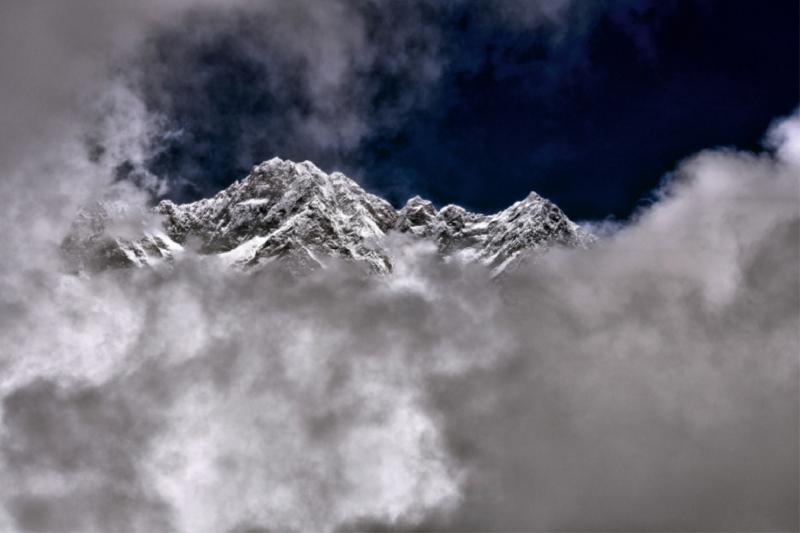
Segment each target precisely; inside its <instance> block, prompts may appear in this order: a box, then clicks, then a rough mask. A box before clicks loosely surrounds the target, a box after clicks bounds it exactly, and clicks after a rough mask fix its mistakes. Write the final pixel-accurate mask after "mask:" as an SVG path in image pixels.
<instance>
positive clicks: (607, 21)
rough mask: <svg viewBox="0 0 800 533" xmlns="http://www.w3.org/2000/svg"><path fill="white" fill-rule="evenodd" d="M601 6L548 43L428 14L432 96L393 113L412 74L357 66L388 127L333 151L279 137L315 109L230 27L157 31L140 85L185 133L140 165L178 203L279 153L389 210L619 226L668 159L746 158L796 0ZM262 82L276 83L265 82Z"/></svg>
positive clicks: (475, 16) (288, 73)
mask: <svg viewBox="0 0 800 533" xmlns="http://www.w3.org/2000/svg"><path fill="white" fill-rule="evenodd" d="M609 5H610V6H611V7H607V8H606V9H605V10H604V11H599V12H597V13H595V15H594V16H593V17H592V18H591V20H590V23H589V24H588V26H587V27H585V28H584V29H583V30H582V31H580V32H573V33H570V34H568V35H567V36H566V37H564V38H562V39H560V40H557V39H554V38H553V31H554V30H553V29H547V28H540V29H537V30H525V31H522V30H513V29H510V28H509V27H508V26H502V25H498V24H491V23H488V22H487V20H488V19H487V18H486V16H485V13H484V12H483V11H482V9H485V6H486V4H485V3H483V2H479V1H475V2H471V3H468V4H464V5H463V6H462V7H461V8H460V9H458V10H449V11H446V12H442V13H439V14H438V15H436V16H431V17H429V19H428V21H429V22H430V23H435V24H438V25H440V26H441V30H442V31H443V32H444V36H445V39H444V44H443V46H444V48H443V50H442V52H443V53H444V54H445V55H446V58H447V61H446V63H445V65H446V68H445V72H444V74H443V76H442V77H441V79H440V81H439V83H438V84H437V85H436V86H435V87H434V88H433V93H432V96H431V97H430V98H428V99H426V100H424V101H425V102H426V103H425V105H420V106H418V107H416V108H412V109H410V110H402V113H399V111H398V110H400V107H398V106H399V105H400V104H398V103H397V102H398V101H400V100H402V99H401V98H399V95H401V94H402V92H403V91H405V90H414V89H413V87H411V88H409V87H407V85H408V84H411V85H413V83H412V82H413V80H410V79H407V78H404V77H403V76H402V75H401V76H397V75H393V76H391V75H388V74H386V72H385V71H383V70H382V69H381V68H380V63H379V64H378V66H377V67H376V68H375V69H373V70H372V71H370V72H367V73H364V76H366V77H367V78H368V80H369V81H370V85H369V86H370V87H374V90H373V92H372V93H370V95H369V96H370V98H371V102H370V107H369V108H367V112H370V113H375V115H376V116H382V115H381V114H385V115H392V113H393V112H398V113H399V114H397V113H396V114H395V115H394V116H395V118H396V117H400V120H391V121H385V122H381V121H373V123H374V124H375V128H374V131H372V133H371V134H370V135H368V136H367V137H365V138H364V140H363V142H361V143H360V144H359V145H358V146H357V147H355V148H349V149H347V150H344V151H342V150H336V149H331V148H330V147H325V146H319V145H316V144H314V142H312V141H311V140H308V139H303V138H297V137H296V136H293V135H292V133H291V132H292V125H291V121H290V118H289V117H290V116H295V117H296V116H298V114H299V116H302V114H303V112H304V110H307V109H309V108H310V107H313V106H311V105H310V103H309V102H308V98H309V96H308V92H307V91H305V90H304V89H303V87H302V80H301V77H300V76H299V74H298V73H297V72H296V70H295V67H293V66H292V65H291V64H278V63H276V64H275V65H272V66H269V65H268V66H264V65H263V64H258V63H255V62H253V61H252V60H249V59H248V58H247V55H246V54H244V53H243V52H242V47H241V46H240V43H239V42H238V41H237V39H241V35H236V36H231V35H224V34H221V35H219V36H217V37H216V38H208V37H207V36H206V35H204V36H203V37H202V38H198V39H192V38H191V36H189V37H187V34H180V35H178V34H173V35H164V36H162V37H161V38H160V39H161V40H160V41H157V42H156V45H155V47H154V50H155V51H156V52H154V53H155V54H156V55H155V56H153V58H151V65H152V67H151V68H152V69H157V68H163V69H172V70H171V71H170V75H169V76H162V77H161V78H159V77H157V76H156V77H155V78H153V77H152V76H151V78H153V79H157V80H158V82H157V83H158V84H159V86H158V90H155V89H154V90H152V91H151V92H150V93H149V94H150V97H149V101H148V102H149V104H148V105H150V106H151V107H152V108H154V109H158V110H160V111H162V112H165V113H166V115H167V117H168V118H169V119H170V120H171V121H173V122H174V123H175V124H179V125H180V128H181V129H182V131H183V134H182V135H181V136H179V137H175V138H172V139H170V140H168V141H166V143H167V145H166V146H165V148H164V151H163V152H161V153H160V154H159V155H158V156H157V157H155V158H154V159H153V160H152V161H151V163H150V166H151V170H153V171H154V172H156V173H158V174H160V175H167V176H175V177H177V176H180V180H176V181H175V183H176V186H175V187H173V189H172V192H171V193H170V194H171V195H172V197H173V199H175V200H178V201H187V200H194V199H197V198H199V197H202V196H208V195H209V194H213V192H216V190H219V189H221V188H223V187H225V186H227V185H229V184H230V183H232V182H233V181H234V180H236V179H241V178H242V177H243V176H244V175H246V173H247V172H248V170H249V167H250V165H252V164H256V163H258V162H260V161H262V160H265V159H268V158H271V157H273V156H279V157H282V158H289V159H295V160H305V159H309V160H311V161H314V162H315V163H317V164H318V165H319V166H321V167H322V168H323V169H324V170H326V171H332V170H342V171H344V172H345V173H349V174H356V175H358V176H359V179H360V180H361V181H362V183H363V184H364V185H365V186H367V187H368V188H369V189H370V190H372V191H373V192H376V193H378V194H380V195H381V196H383V197H385V198H387V199H388V200H390V201H391V202H392V203H394V204H395V205H396V206H400V205H402V204H403V203H404V202H405V200H407V199H408V198H409V197H410V196H411V195H413V194H419V195H421V196H423V197H426V198H428V199H430V200H432V201H433V202H434V203H435V204H437V205H439V206H442V205H445V204H448V203H457V204H460V205H462V206H464V207H466V208H470V209H474V210H477V211H480V212H485V213H491V212H495V211H497V210H500V209H503V208H505V207H507V206H508V205H510V204H511V203H512V202H514V201H517V200H520V199H522V198H524V197H525V196H526V195H527V194H528V193H529V192H530V191H532V190H533V191H536V192H538V193H539V194H541V195H542V196H545V197H546V198H549V199H551V200H552V201H554V202H555V203H556V204H557V205H559V206H560V207H561V208H562V209H563V210H564V211H565V212H566V213H567V215H568V216H570V217H571V218H573V219H602V218H606V217H608V216H614V217H617V218H626V217H627V216H629V215H630V213H631V212H632V211H633V210H634V209H635V208H636V206H637V204H638V203H639V202H640V201H641V199H642V198H643V197H644V196H646V194H647V193H648V191H650V190H652V189H653V188H654V187H656V186H657V185H658V183H659V180H660V178H661V177H662V176H663V174H664V173H665V172H667V171H669V170H671V169H673V168H674V167H675V165H676V163H677V162H678V161H679V160H680V159H681V158H683V157H685V156H687V155H690V154H692V153H694V152H696V151H698V150H701V149H704V148H711V147H715V146H735V147H738V148H742V149H749V150H755V151H758V150H760V145H759V140H760V139H761V137H762V135H763V133H764V131H765V129H766V128H767V126H768V125H769V123H770V121H771V120H772V119H773V118H775V117H776V116H779V115H785V114H788V113H789V112H791V111H792V110H793V109H794V107H795V106H796V105H797V104H798V101H800V55H799V54H798V43H799V42H800V22H799V21H800V5H798V2H797V1H796V0H771V1H770V2H753V1H748V0H706V1H701V0H671V1H659V2H653V1H639V2H637V1H627V2H624V3H616V4H615V3H613V2H611V3H609ZM431 21H432V22H431ZM388 29H391V28H388ZM384 30H387V28H384ZM379 33H380V32H377V33H376V35H379ZM159 43H160V44H159ZM154 58H155V59H154ZM175 69H177V70H178V72H177V73H176V72H175ZM198 70H199V71H203V72H205V74H204V75H203V76H202V77H200V78H198V76H196V75H194V74H193V72H196V71H198ZM276 77H278V78H280V81H281V83H280V84H279V86H280V87H281V90H280V91H274V90H271V89H270V87H276V86H278V85H276V83H274V79H275V78H276ZM362 81H363V80H362ZM287 87H288V88H289V90H287ZM165 95H166V96H165ZM420 101H422V100H420ZM290 112H291V113H290ZM256 132H257V133H256Z"/></svg>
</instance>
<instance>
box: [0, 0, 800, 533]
mask: <svg viewBox="0 0 800 533" xmlns="http://www.w3.org/2000/svg"><path fill="white" fill-rule="evenodd" d="M467 4H469V5H470V6H472V5H473V4H472V3H460V2H456V3H454V4H453V7H448V8H447V9H445V8H444V7H442V6H441V5H440V4H438V3H436V2H416V3H399V2H391V1H385V2H384V1H374V2H349V1H336V2H326V3H320V2H310V1H303V2H292V3H289V2H273V3H269V4H259V3H248V2H241V4H237V6H239V7H236V8H235V9H233V8H230V7H228V6H227V5H223V4H222V3H217V2H211V1H199V0H198V1H192V2H190V1H188V0H187V1H186V2H180V3H175V2H173V3H170V4H165V5H164V6H166V7H164V6H162V4H161V3H140V4H136V5H134V4H130V3H126V2H120V3H119V5H117V4H113V6H112V7H108V8H107V10H105V11H104V10H103V9H101V8H100V7H99V4H95V3H94V2H89V1H88V0H87V1H85V2H81V3H78V4H76V5H79V6H80V8H81V9H86V10H88V11H90V12H92V13H94V15H93V16H95V17H98V18H100V19H101V20H102V21H105V23H103V24H94V23H92V24H89V23H88V22H87V20H88V19H87V18H81V17H78V18H76V19H67V20H65V21H64V23H63V25H62V26H59V27H61V28H62V29H63V32H64V33H63V34H58V33H53V32H50V33H44V34H42V35H39V36H38V37H25V36H22V35H21V34H19V32H17V33H15V32H13V31H11V26H10V25H11V24H12V23H11V22H9V19H8V18H7V17H0V20H2V22H0V24H2V27H3V31H2V32H0V35H2V36H3V37H2V38H8V39H11V40H12V41H13V40H14V39H21V41H14V42H23V43H33V44H38V45H41V46H42V47H44V48H45V49H47V50H49V51H50V53H51V54H55V55H51V56H49V59H48V61H52V62H53V64H54V65H55V67H54V70H52V71H51V72H50V74H49V75H45V74H42V72H41V69H42V68H46V67H47V64H46V63H47V62H46V61H45V60H44V59H35V60H34V59H31V60H30V61H23V60H24V59H25V58H27V55H26V54H29V53H30V54H32V53H33V52H32V51H31V50H24V51H21V52H20V54H21V55H18V56H14V55H13V54H11V53H9V52H8V49H7V48H6V47H0V50H3V51H2V52H0V61H2V64H3V65H8V66H9V68H12V71H14V72H17V73H18V74H19V76H18V77H17V78H16V79H15V80H12V81H8V80H4V81H3V85H2V88H1V89H0V97H1V98H2V101H3V102H9V103H20V105H19V106H15V105H12V106H0V113H2V115H0V116H2V119H3V123H4V124H17V125H19V124H22V125H23V126H21V127H20V128H21V129H20V133H19V134H14V131H13V130H12V131H7V130H5V129H4V130H3V136H2V138H0V176H1V177H2V179H1V180H0V220H2V227H3V228H4V230H3V231H2V232H0V478H2V479H3V480H4V483H3V484H2V487H0V529H2V530H4V531H115V530H126V531H138V530H143V531H153V530H158V531H167V530H176V531H223V530H224V531H228V530H290V529H300V530H319V531H333V530H342V529H347V530H353V529H356V530H358V529H387V530H392V529H395V530H404V531H405V530H412V529H424V530H443V531H448V530H450V531H464V530H497V531H500V530H502V531H508V530H539V531H553V530H561V531H564V530H607V531H610V530H614V531H631V530H637V531H647V530H649V531H653V530H658V531H663V530H678V531H697V530H702V531H713V530H717V531H725V530H760V531H775V530H796V529H797V528H798V527H800V524H798V516H797V501H798V498H800V493H799V492H798V487H799V486H800V478H799V477H798V476H799V475H800V474H798V472H800V464H799V460H798V457H800V447H799V446H800V444H798V438H797V437H798V433H799V432H800V422H799V420H800V412H799V409H800V408H799V407H798V406H800V402H798V398H799V397H800V387H799V386H798V382H799V380H800V362H799V361H798V358H797V354H798V351H800V207H799V206H800V182H799V181H798V176H800V155H799V154H800V150H798V146H800V115H798V112H797V111H795V112H794V113H793V114H792V115H790V116H785V117H779V118H777V119H775V121H774V122H773V124H772V126H771V127H770V129H769V130H768V132H767V134H766V138H765V141H764V147H765V148H764V149H763V150H762V151H760V152H758V153H756V152H753V151H746V150H738V149H735V148H712V149H708V150H703V151H700V152H698V153H695V154H694V155H691V156H689V157H686V158H684V159H683V160H682V161H681V162H680V163H679V164H678V165H677V166H676V168H675V169H674V171H673V172H672V173H670V174H668V175H667V176H665V177H664V178H663V180H662V182H661V186H660V187H659V188H658V189H657V191H656V192H655V193H654V194H653V195H652V202H651V203H650V204H648V205H643V206H641V207H640V208H639V209H638V210H637V211H636V212H635V213H634V214H633V215H632V216H631V217H630V219H628V220H627V221H623V222H619V221H617V222H611V223H609V222H606V223H603V222H594V223H593V224H594V226H590V229H592V228H593V229H594V230H595V233H596V234H598V235H601V236H602V239H601V241H600V242H599V243H597V244H596V245H594V246H592V247H590V248H589V249H585V250H552V251H550V252H549V253H548V254H546V255H544V256H542V257H541V258H539V259H538V260H537V261H536V262H535V263H534V264H529V265H527V266H522V267H520V268H519V269H517V270H515V271H514V272H512V273H509V274H508V275H507V276H505V277H504V278H502V279H501V280H499V281H496V280H493V279H492V278H491V276H490V273H489V272H488V271H487V270H486V269H484V268H482V267H481V266H480V265H475V264H462V263H459V262H455V261H443V260H442V258H441V256H440V255H439V254H438V253H437V250H436V247H435V246H434V245H432V244H431V243H427V242H425V241H424V240H412V239H409V238H408V237H407V236H405V235H399V234H391V235H390V236H389V240H388V241H387V244H386V246H387V247H388V248H389V250H390V252H391V253H392V254H393V259H394V261H395V268H394V270H393V273H392V274H391V275H388V276H383V277H379V276H370V277H365V276H364V275H363V271H362V270H360V269H356V268H351V265H348V264H347V263H346V262H340V263H331V265H330V266H329V268H327V269H321V270H317V271H314V272H311V273H309V274H308V275H305V276H291V275H288V274H287V273H286V272H285V271H282V270H281V269H279V268H272V267H270V266H269V265H268V266H267V267H266V268H264V269H261V270H259V271H257V272H242V271H240V270H237V269H231V268H227V267H225V266H224V265H222V264H221V263H220V262H218V261H214V260H213V258H209V257H206V256H202V255H200V254H196V253H194V252H192V251H191V249H187V250H186V253H185V254H184V256H183V257H182V258H181V259H180V260H179V261H175V263H174V265H173V266H172V268H169V269H148V268H143V269H129V270H124V271H111V270H109V271H104V272H100V273H96V274H93V275H91V276H86V275H79V276H76V275H73V274H71V273H69V271H68V269H67V267H66V266H65V263H64V258H63V256H62V252H61V248H60V245H61V243H62V241H63V239H64V237H65V236H66V235H67V234H68V232H69V231H70V227H71V224H72V221H73V220H74V217H75V214H76V213H77V212H78V210H79V209H80V208H81V207H83V206H86V205H90V204H91V203H92V202H93V201H96V200H97V199H103V200H105V201H109V202H110V201H113V200H119V201H120V204H122V203H123V202H124V204H125V205H127V206H128V207H127V209H128V213H129V216H128V218H127V219H126V220H127V223H128V224H129V226H130V227H127V226H126V227H124V228H123V229H124V230H125V231H132V232H133V231H138V230H141V229H142V228H143V227H151V226H153V227H155V226H157V225H158V224H159V223H160V222H159V220H158V219H157V218H155V217H153V216H152V213H151V211H150V208H151V207H152V200H153V198H154V197H158V196H160V195H163V194H165V191H169V194H178V195H181V194H183V195H187V196H189V195H191V194H199V195H203V194H206V193H207V192H208V191H209V190H212V189H213V188H214V187H215V186H216V187H217V189H219V188H220V186H221V185H222V182H221V181H220V182H214V181H213V180H205V181H203V180H195V179H194V178H193V177H192V176H193V174H192V172H194V171H195V170H196V171H197V172H200V170H203V169H202V168H201V167H203V166H204V165H206V164H209V165H219V167H218V168H225V169H228V171H230V172H231V173H234V172H235V169H236V168H237V165H244V164H247V165H248V168H249V165H250V164H251V162H250V160H251V159H252V158H262V159H267V158H268V157H271V156H272V155H274V154H266V155H261V154H262V151H261V148H263V146H261V147H259V146H260V145H259V143H261V142H262V141H263V142H264V143H267V144H268V145H269V147H270V148H269V149H270V150H273V149H274V150H277V151H283V150H285V151H287V152H290V153H285V154H280V155H281V156H282V157H284V158H291V157H295V158H296V159H299V160H302V159H306V157H296V156H293V155H292V154H291V152H292V150H296V151H297V152H298V153H303V152H304V151H306V150H311V148H313V149H314V150H317V151H315V152H314V153H315V154H320V155H321V157H322V158H323V159H324V158H325V157H329V158H330V159H329V160H328V161H329V162H330V164H331V165H334V166H335V165H336V164H344V163H343V161H345V160H346V159H347V158H346V157H343V156H342V152H341V150H342V149H343V147H344V148H348V147H356V146H360V145H361V143H363V142H365V141H364V139H365V138H366V137H368V136H369V135H370V134H371V133H370V132H374V131H376V130H381V129H387V130H391V129H392V128H393V127H395V125H396V124H397V123H399V122H402V120H405V118H404V117H407V116H410V115H414V114H415V113H420V112H421V111H420V109H421V108H424V107H425V106H426V105H432V104H431V102H434V103H435V102H436V98H437V97H436V95H435V94H433V92H432V89H431V87H432V86H433V85H435V83H436V82H437V81H436V80H440V79H442V78H444V77H446V76H447V74H446V72H447V69H448V68H449V67H448V65H451V63H449V62H448V61H449V60H448V56H447V54H445V53H444V51H445V50H446V48H447V46H449V44H448V43H450V41H448V40H447V39H449V38H450V37H447V35H446V33H443V32H442V31H441V25H440V22H441V18H437V17H445V16H453V20H454V24H455V26H454V27H455V28H456V29H458V24H459V20H460V19H461V16H462V15H463V13H461V12H457V9H466V8H465V7H464V6H466V5H467ZM478 4H480V3H478ZM478 4H475V5H478ZM37 5H39V6H41V5H43V4H37V3H36V2H32V3H24V4H23V3H22V2H11V3H9V4H8V6H5V7H4V8H3V9H9V10H11V11H9V12H13V13H16V14H17V15H18V16H19V18H18V19H17V20H36V21H41V23H42V24H46V25H47V27H54V26H53V25H52V24H51V23H49V22H47V20H44V19H39V18H38V15H37V16H34V14H33V11H32V10H34V8H35V6H37ZM480 5H483V4H480ZM503 6H504V7H503V9H501V10H500V11H499V12H496V11H493V10H488V8H487V11H486V12H485V17H486V20H484V21H483V22H481V21H480V20H477V21H476V18H475V15H473V16H472V18H471V19H469V17H467V18H468V19H469V20H467V19H464V20H465V21H464V22H463V24H462V25H463V26H464V27H465V28H467V29H468V28H469V27H470V26H471V25H474V24H479V23H480V24H487V25H488V24H489V21H491V23H492V24H501V22H498V21H504V22H502V24H504V26H503V27H507V26H508V24H509V23H508V20H507V19H509V18H513V19H514V20H515V21H516V23H518V24H521V25H524V27H525V28H532V27H535V28H550V29H549V30H547V31H555V30H552V28H554V26H553V24H561V25H562V26H564V25H568V24H573V23H574V24H579V23H585V24H589V22H585V21H587V20H590V19H591V17H589V15H588V14H586V13H583V12H581V11H579V10H578V8H577V7H575V5H574V4H568V3H564V2H539V3H535V4H530V3H525V4H523V3H519V4H517V3H511V2H509V3H506V4H503ZM525 6H534V7H532V8H531V9H532V11H526V12H524V13H522V12H519V11H518V10H519V9H523V7H525ZM60 9H61V8H58V9H56V10H55V11H47V16H48V17H50V16H60V15H59V13H60V11H59V10H60ZM76 9H77V8H76ZM448 9H451V10H454V11H452V12H450V14H449V15H448V14H447V13H446V12H447V10H448ZM470 9H472V8H470ZM525 9H528V8H527V7H525ZM478 12H479V13H480V11H478ZM120 13H127V15H126V17H122V16H121V15H120ZM470 13H472V12H471V11H470ZM509 14H513V15H509ZM456 15H457V16H456ZM65 16H66V15H65ZM653 16H655V15H653ZM104 17H107V18H104ZM31 24H32V23H31ZM56 26H58V25H56ZM409 28H413V29H414V31H408V30H409ZM7 29H8V31H6V30H7ZM84 29H85V30H86V32H87V33H86V34H85V35H84V36H83V37H82V39H84V40H78V41H75V40H74V39H75V38H77V36H79V34H80V33H81V32H82V31H83V30H84ZM459 31H461V30H459ZM464 31H467V30H466V29H465V30H464ZM515 31H516V30H515ZM565 31H566V30H565ZM575 31H577V30H575ZM548 35H549V34H548ZM445 37H447V39H446V38H445ZM554 38H555V37H554ZM562 38H565V37H563V36H562ZM53 43H59V46H55V45H54V44H53ZM70 43H72V44H70ZM98 43H99V44H98ZM108 43H118V46H119V48H120V50H123V52H124V53H123V54H120V55H116V56H114V60H113V61H112V63H113V64H114V65H115V67H114V68H113V69H111V70H112V71H113V72H112V74H110V75H109V74H108V70H107V69H106V67H107V65H108V63H104V61H105V59H104V57H99V58H98V56H97V55H93V53H94V52H97V49H98V46H101V47H105V46H107V44H108ZM130 43H133V45H131V44H130ZM62 44H63V46H61V45H62ZM131 46H132V51H131ZM87 50H88V51H89V52H87ZM531 50H533V51H532V52H531V54H532V55H531V56H530V57H538V56H536V55H535V54H534V52H535V47H533V48H531ZM267 52H269V53H267ZM487 53H488V52H487ZM491 53H495V52H491ZM541 53H542V54H544V52H541ZM98 54H99V55H100V56H102V54H100V53H99V52H98ZM120 57H123V59H119V58H120ZM515 57H516V56H515ZM520 57H521V56H520ZM18 59H19V60H20V61H22V62H23V63H25V64H24V65H22V66H20V65H16V63H15V61H17V60H18ZM185 59H188V60H189V62H188V63H186V64H183V65H182V62H183V61H184V60H185ZM451 59H452V58H451ZM517 59H519V57H517ZM84 61H85V62H84ZM96 61H99V63H97V62H96ZM531 61H533V59H531ZM98 64H101V65H102V66H101V67H98V66H97V65H98ZM14 65H16V66H14ZM80 65H86V69H85V70H81V69H80V68H77V67H79V66H80ZM197 65H204V66H205V67H207V68H203V69H195V68H193V67H195V66H197ZM76 66H77V67H76ZM173 67H177V68H173ZM13 69H18V70H13ZM475 72H478V71H475ZM478 78H480V76H477V77H476V78H475V79H478ZM475 79H473V80H472V81H475ZM478 81H480V80H478ZM495 81H496V79H495ZM83 82H86V84H88V85H92V84H93V83H95V82H96V83H97V86H96V87H100V89H97V91H96V93H95V94H100V95H101V96H102V97H98V98H96V99H92V100H91V104H92V106H94V109H95V110H99V111H96V112H92V113H90V112H84V111H83V108H80V109H81V111H79V112H76V111H75V110H74V109H75V108H74V106H75V105H77V104H76V102H80V101H81V98H85V96H80V95H85V94H86V93H85V92H83V91H84V88H83ZM90 82H92V83H90ZM39 84H41V87H40V90H39V91H38V92H35V91H33V90H32V87H36V86H38V85H39ZM251 84H256V85H258V84H265V86H267V87H269V91H266V93H265V94H260V95H256V94H254V93H252V92H250V91H249V90H248V88H249V87H250V85H251ZM92 87H95V86H94V85H92ZM91 90H94V89H91ZM91 90H90V91H89V92H91ZM216 91H226V93H225V94H226V95H227V97H226V98H225V99H224V101H225V102H228V103H229V104H230V105H232V106H234V108H232V109H231V114H230V115H228V118H227V119H226V118H225V116H224V115H220V114H218V113H216V111H214V110H212V111H214V112H212V111H209V115H203V114H202V113H200V112H201V111H202V110H203V109H204V107H205V108H207V107H208V106H209V105H210V104H209V102H211V103H214V104H215V105H216V103H218V102H217V101H216V100H213V98H212V97H213V96H214V95H215V94H216ZM28 93H30V94H28ZM212 100H213V102H212ZM83 101H84V102H85V100H83ZM65 102H67V103H65ZM276 108H280V109H282V110H284V111H285V113H283V114H280V115H274V114H271V111H270V110H272V109H276ZM196 113H199V114H196ZM195 115H196V116H195ZM87 117H88V118H87ZM248 117H250V118H251V119H252V120H253V121H252V122H248V120H246V119H247V118H248ZM261 119H264V121H261ZM464 134H465V135H467V136H469V135H478V136H479V135H480V132H477V131H476V130H469V132H466V131H465V133H464ZM281 135H283V136H281ZM217 136H227V137H229V138H230V139H233V140H235V141H236V142H234V143H233V144H232V145H231V144H224V143H223V144H219V143H218V142H217V140H218V139H217ZM365 136H366V137H365ZM187 139H190V140H191V142H188V141H187ZM267 141H268V142H267ZM403 142H404V141H403V140H402V138H396V145H397V146H399V145H400V144H403ZM182 143H188V144H182ZM237 143H239V144H237ZM304 143H305V144H304ZM409 143H410V144H409V146H411V144H413V143H411V141H409ZM312 145H313V146H312ZM231 146H233V148H231ZM553 146H555V144H554V145H553ZM187 147H188V148H187ZM320 147H321V148H320ZM557 148H558V147H557V146H556V148H553V150H552V153H567V152H558V149H557ZM326 154H327V155H326ZM684 155H685V154H684ZM256 162H260V161H256ZM315 162H316V161H315ZM320 164H325V162H324V161H323V162H320ZM193 165H195V166H197V169H195V170H193ZM198 169H199V170H198ZM198 175H199V174H198ZM195 177H196V176H195ZM355 177H357V178H359V179H362V180H363V181H364V182H365V183H367V182H368V179H367V178H366V177H365V176H355ZM242 178H244V175H236V176H235V179H242ZM220 179H221V178H220ZM497 179H499V178H497ZM443 180H444V178H443ZM406 185H407V184H406ZM406 185H403V184H400V185H398V188H397V189H396V190H395V191H397V190H402V192H407V191H406V190H405V189H403V187H405V186H406ZM502 186H503V183H500V182H498V187H502ZM404 199H405V198H404ZM123 218H124V217H123ZM121 227H122V226H121Z"/></svg>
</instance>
